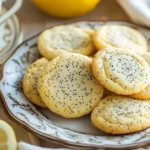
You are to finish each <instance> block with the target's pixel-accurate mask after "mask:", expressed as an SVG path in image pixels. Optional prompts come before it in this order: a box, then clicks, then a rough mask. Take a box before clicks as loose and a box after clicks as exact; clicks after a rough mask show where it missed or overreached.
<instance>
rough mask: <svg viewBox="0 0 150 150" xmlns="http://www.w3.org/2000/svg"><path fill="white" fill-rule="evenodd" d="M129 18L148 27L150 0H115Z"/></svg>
mask: <svg viewBox="0 0 150 150" xmlns="http://www.w3.org/2000/svg"><path fill="white" fill-rule="evenodd" d="M117 1H118V3H119V4H120V5H121V6H122V8H123V9H124V10H125V12H126V13H127V14H128V15H129V17H130V18H131V20H132V21H133V22H135V23H138V24H141V25H144V26H147V27H150V0H117Z"/></svg>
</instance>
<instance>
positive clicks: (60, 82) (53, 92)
mask: <svg viewBox="0 0 150 150" xmlns="http://www.w3.org/2000/svg"><path fill="white" fill-rule="evenodd" d="M38 91H39V93H40V95H41V98H42V100H43V101H44V103H45V105H46V106H47V107H48V108H49V109H50V110H51V111H53V112H54V113H56V114H59V115H61V116H63V117H65V118H76V117H81V116H83V115H86V114H88V113H90V112H91V111H92V109H93V108H94V107H95V105H96V104H97V103H98V102H99V101H100V100H101V99H102V96H103V91H104V89H103V87H102V86H101V85H100V84H98V83H97V81H96V79H95V78H94V76H93V74H92V69H91V59H89V58H88V57H87V56H84V55H81V54H69V55H66V56H59V57H56V58H55V59H53V60H52V61H51V62H49V63H48V64H47V65H46V67H45V68H44V69H43V72H41V75H40V77H39V79H38Z"/></svg>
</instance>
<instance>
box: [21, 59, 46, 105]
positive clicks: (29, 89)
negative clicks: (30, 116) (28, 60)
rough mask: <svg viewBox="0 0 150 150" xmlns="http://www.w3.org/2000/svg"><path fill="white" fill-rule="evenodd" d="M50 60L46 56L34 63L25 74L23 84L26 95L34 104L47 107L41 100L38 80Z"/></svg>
mask: <svg viewBox="0 0 150 150" xmlns="http://www.w3.org/2000/svg"><path fill="white" fill-rule="evenodd" d="M48 62H49V61H48V60H47V59H46V58H41V59H38V60H37V61H35V62H34V63H32V64H31V65H30V66H29V67H28V69H27V71H26V73H25V74H24V77H23V81H22V85H23V91H24V94H25V95H26V97H27V98H28V99H29V100H30V101H31V102H32V103H34V104H36V105H38V106H40V107H46V106H45V104H44V103H43V101H42V100H41V97H40V94H39V92H38V90H37V81H38V76H39V73H40V72H42V69H43V67H44V66H45V65H46V64H47V63H48Z"/></svg>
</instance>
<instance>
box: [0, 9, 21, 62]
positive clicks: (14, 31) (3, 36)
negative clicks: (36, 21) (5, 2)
mask: <svg viewBox="0 0 150 150" xmlns="http://www.w3.org/2000/svg"><path fill="white" fill-rule="evenodd" d="M6 12H7V10H6V9H5V8H4V7H3V8H2V12H1V15H3V14H5V13H6ZM20 30H21V27H20V23H19V20H18V18H17V16H16V15H13V16H12V17H10V18H9V19H8V20H7V21H5V22H4V23H2V24H0V64H2V63H3V62H4V61H5V60H6V59H7V58H8V57H9V56H10V55H11V54H12V53H13V52H14V50H15V48H16V47H17V45H18V44H20V43H21V42H22V40H23V36H22V33H21V31H20Z"/></svg>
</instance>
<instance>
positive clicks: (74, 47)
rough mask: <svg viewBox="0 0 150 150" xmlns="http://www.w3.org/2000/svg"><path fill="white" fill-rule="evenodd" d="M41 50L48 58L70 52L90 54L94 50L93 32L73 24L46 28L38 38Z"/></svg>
mask: <svg viewBox="0 0 150 150" xmlns="http://www.w3.org/2000/svg"><path fill="white" fill-rule="evenodd" d="M38 48H39V52H40V53H41V54H42V55H43V56H44V57H46V58H47V59H52V58H55V57H57V56H60V55H65V54H67V53H68V52H70V53H81V54H84V55H90V54H91V53H92V52H93V50H94V44H93V40H92V37H91V34H89V33H87V32H85V31H84V30H82V29H80V28H77V27H72V26H57V27H53V28H50V29H47V30H45V31H44V32H43V33H41V35H40V36H39V38H38Z"/></svg>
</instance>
